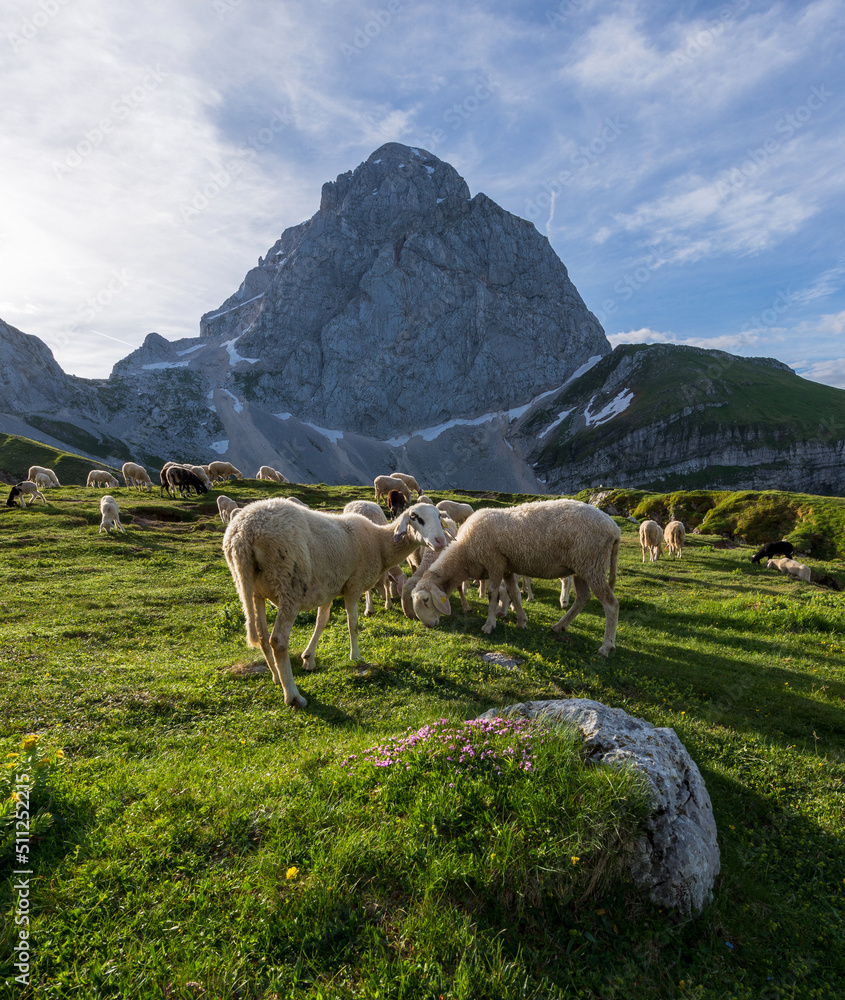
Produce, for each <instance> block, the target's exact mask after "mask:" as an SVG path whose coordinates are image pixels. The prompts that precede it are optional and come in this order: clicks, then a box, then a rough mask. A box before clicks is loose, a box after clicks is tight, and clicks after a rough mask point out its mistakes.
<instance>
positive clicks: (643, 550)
mask: <svg viewBox="0 0 845 1000" xmlns="http://www.w3.org/2000/svg"><path fill="white" fill-rule="evenodd" d="M645 548H646V547H645V545H643V547H642V549H643V562H645Z"/></svg>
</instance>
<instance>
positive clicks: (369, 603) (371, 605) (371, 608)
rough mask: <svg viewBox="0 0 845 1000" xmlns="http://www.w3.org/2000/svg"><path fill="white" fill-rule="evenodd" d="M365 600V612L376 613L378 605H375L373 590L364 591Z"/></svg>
mask: <svg viewBox="0 0 845 1000" xmlns="http://www.w3.org/2000/svg"><path fill="white" fill-rule="evenodd" d="M364 600H365V602H366V603H365V604H364V614H365V615H374V614H375V613H376V606H375V602H374V601H373V592H372V590H367V591H365V592H364Z"/></svg>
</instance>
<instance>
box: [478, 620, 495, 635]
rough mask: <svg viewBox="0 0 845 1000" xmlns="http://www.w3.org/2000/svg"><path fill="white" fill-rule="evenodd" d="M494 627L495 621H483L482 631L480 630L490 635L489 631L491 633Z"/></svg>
mask: <svg viewBox="0 0 845 1000" xmlns="http://www.w3.org/2000/svg"><path fill="white" fill-rule="evenodd" d="M495 627H496V623H495V622H485V623H484V624H483V625H482V626H481V631H482V632H486V633H487V635H490V633H491V632H492V631H493V629H494V628H495Z"/></svg>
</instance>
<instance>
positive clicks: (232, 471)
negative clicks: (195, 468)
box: [203, 462, 243, 483]
mask: <svg viewBox="0 0 845 1000" xmlns="http://www.w3.org/2000/svg"><path fill="white" fill-rule="evenodd" d="M203 469H205V471H206V472H207V473H208V478H209V479H210V480H211V481H212V483H214V482H216V481H217V480H218V479H219V480H220V482H221V483H224V482H226V480H227V479H228V478H229V477H230V476H234V477H235V478H236V479H243V476H242V475H241V471H240V469H236V468H235V467H234V465H232V463H231V462H209V463H208V466H205V465H204V466H203Z"/></svg>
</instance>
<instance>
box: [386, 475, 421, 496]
mask: <svg viewBox="0 0 845 1000" xmlns="http://www.w3.org/2000/svg"><path fill="white" fill-rule="evenodd" d="M391 475H392V476H393V478H394V479H401V480H402V482H403V483H404V484H405V485H406V486H407V487H408V489H409V490H413V491H414V493H416V494H417V503H422V501H421V500H420V499H419V496H420V493H422V490H421V489H420V485H419V483H418V482H417V481H416V479H414V477H413V476H409V475H408V473H407V472H392V473H391Z"/></svg>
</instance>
